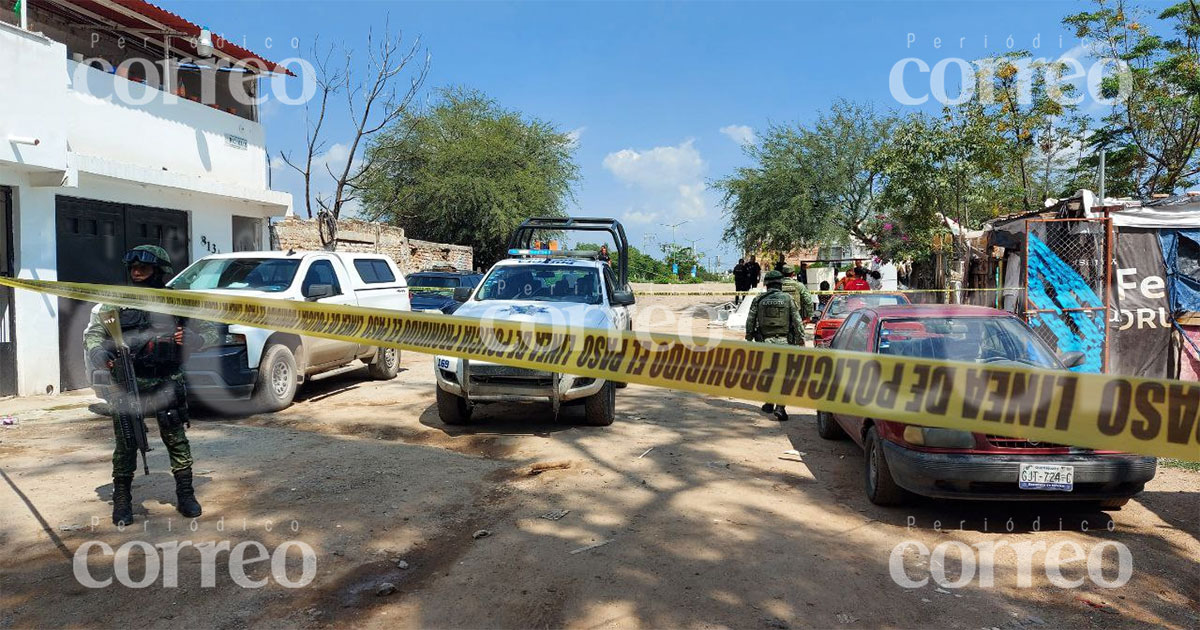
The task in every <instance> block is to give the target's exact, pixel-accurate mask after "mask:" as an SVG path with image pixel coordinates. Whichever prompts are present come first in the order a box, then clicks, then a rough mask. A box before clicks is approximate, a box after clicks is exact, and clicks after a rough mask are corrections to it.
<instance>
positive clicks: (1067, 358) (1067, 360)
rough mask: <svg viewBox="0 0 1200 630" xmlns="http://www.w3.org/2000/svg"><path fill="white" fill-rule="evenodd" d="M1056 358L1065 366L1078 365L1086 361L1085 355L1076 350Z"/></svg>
mask: <svg viewBox="0 0 1200 630" xmlns="http://www.w3.org/2000/svg"><path fill="white" fill-rule="evenodd" d="M1058 360H1059V361H1062V364H1063V366H1064V367H1066V368H1073V367H1079V366H1081V365H1083V364H1084V362H1085V361H1087V355H1086V354H1084V353H1082V352H1079V351H1078V350H1076V351H1074V352H1068V353H1066V354H1064V355H1062V356H1061V357H1059V358H1058Z"/></svg>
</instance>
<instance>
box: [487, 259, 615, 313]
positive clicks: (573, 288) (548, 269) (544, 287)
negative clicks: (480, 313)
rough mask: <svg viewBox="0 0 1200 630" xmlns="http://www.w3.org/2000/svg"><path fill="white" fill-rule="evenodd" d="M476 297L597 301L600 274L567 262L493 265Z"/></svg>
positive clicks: (547, 300) (589, 302)
mask: <svg viewBox="0 0 1200 630" xmlns="http://www.w3.org/2000/svg"><path fill="white" fill-rule="evenodd" d="M475 299H477V300H531V301H534V302H576V303H579V304H600V303H601V302H602V299H601V296H600V274H598V273H596V270H595V269H593V268H583V267H580V268H573V267H570V266H567V265H520V266H513V267H496V268H495V269H492V272H491V273H489V274H488V276H487V278H484V280H483V286H482V288H480V290H479V293H478V295H477V296H476V297H475Z"/></svg>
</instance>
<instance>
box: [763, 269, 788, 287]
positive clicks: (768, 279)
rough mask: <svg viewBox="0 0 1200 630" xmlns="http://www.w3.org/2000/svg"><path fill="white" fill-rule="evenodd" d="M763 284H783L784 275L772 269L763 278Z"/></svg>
mask: <svg viewBox="0 0 1200 630" xmlns="http://www.w3.org/2000/svg"><path fill="white" fill-rule="evenodd" d="M763 284H767V285H771V284H783V274H781V273H779V272H778V271H775V270H774V269H772V270H770V271H768V272H767V273H766V274H765V275H764V276H763Z"/></svg>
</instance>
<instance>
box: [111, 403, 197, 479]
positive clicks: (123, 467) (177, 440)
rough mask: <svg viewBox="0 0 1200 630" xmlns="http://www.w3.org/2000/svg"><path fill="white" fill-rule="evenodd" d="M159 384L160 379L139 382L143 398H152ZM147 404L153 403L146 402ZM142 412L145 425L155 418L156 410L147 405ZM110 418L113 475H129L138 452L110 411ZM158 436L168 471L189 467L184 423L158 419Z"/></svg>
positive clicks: (134, 469) (131, 473) (134, 468)
mask: <svg viewBox="0 0 1200 630" xmlns="http://www.w3.org/2000/svg"><path fill="white" fill-rule="evenodd" d="M162 388H163V383H162V382H161V381H147V382H145V383H144V384H143V383H141V382H139V389H141V390H142V391H143V392H145V395H144V397H143V400H144V401H148V400H153V399H154V395H155V394H156V393H158V392H159V391H160V390H161V389H162ZM146 404H148V405H149V404H152V403H150V402H147V403H146ZM184 404H186V403H184ZM145 413H146V425H147V428H149V425H150V423H152V422H154V421H155V418H156V414H155V410H154V409H153V408H151V409H147V410H146V412H145ZM112 421H113V435H114V436H115V437H116V446H115V447H114V448H113V457H112V463H113V477H132V476H133V475H134V473H135V472H137V467H138V458H139V457H140V456H141V455H140V454H139V453H138V450H137V448H136V447H134V448H131V447H128V446H126V445H125V440H123V439H121V424H120V422H119V421H118V420H117V416H116V414H113V416H112ZM158 436H159V437H160V438H162V443H163V446H166V447H167V455H169V456H170V457H171V472H176V471H179V470H183V469H185V468H191V467H192V447H191V445H190V444H189V443H188V439H187V432H186V430H185V429H184V425H183V424H177V425H175V426H171V427H165V426H163V425H162V424H161V423H158ZM147 437H148V436H147Z"/></svg>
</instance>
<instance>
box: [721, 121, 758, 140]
mask: <svg viewBox="0 0 1200 630" xmlns="http://www.w3.org/2000/svg"><path fill="white" fill-rule="evenodd" d="M720 131H721V133H723V134H725V135H727V136H729V139H730V140H733V141H734V142H736V143H738V144H753V143H754V129H753V128H752V127H750V126H748V125H726V126H724V127H721V130H720Z"/></svg>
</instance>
